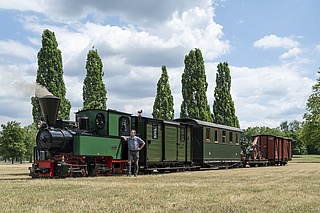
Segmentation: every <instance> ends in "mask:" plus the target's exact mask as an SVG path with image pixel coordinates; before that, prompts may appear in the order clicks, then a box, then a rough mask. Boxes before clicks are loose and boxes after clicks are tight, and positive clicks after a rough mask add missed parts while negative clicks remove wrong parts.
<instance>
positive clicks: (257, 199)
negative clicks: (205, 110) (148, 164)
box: [0, 157, 320, 213]
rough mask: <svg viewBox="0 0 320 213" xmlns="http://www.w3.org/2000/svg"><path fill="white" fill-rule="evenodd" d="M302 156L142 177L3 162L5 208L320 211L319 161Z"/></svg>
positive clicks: (0, 187)
mask: <svg viewBox="0 0 320 213" xmlns="http://www.w3.org/2000/svg"><path fill="white" fill-rule="evenodd" d="M301 158H303V157H300V158H294V160H293V162H290V163H289V164H288V165H286V166H275V167H256V168H245V169H240V168H239V169H229V170H214V171H200V172H181V173H168V174H157V175H141V176H138V177H137V178H134V177H130V178H129V177H125V176H114V177H96V178H91V177H90V178H69V179H31V178H30V177H29V176H28V166H30V164H28V163H26V164H14V165H11V164H0V212H308V213H309V212H320V203H319V191H320V172H319V168H320V164H318V163H295V161H296V160H300V161H299V162H302V159H301ZM315 159H318V158H315ZM308 161H309V160H307V161H305V162H308ZM313 162H315V161H313Z"/></svg>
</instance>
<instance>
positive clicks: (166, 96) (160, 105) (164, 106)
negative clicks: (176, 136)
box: [152, 66, 174, 120]
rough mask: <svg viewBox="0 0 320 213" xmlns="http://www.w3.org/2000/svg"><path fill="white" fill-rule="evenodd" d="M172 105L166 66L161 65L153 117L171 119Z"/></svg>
mask: <svg viewBox="0 0 320 213" xmlns="http://www.w3.org/2000/svg"><path fill="white" fill-rule="evenodd" d="M173 105H174V103H173V96H172V94H171V89H170V84H169V76H168V72H167V69H166V66H162V74H161V77H160V79H159V81H158V84H157V95H156V98H155V101H154V104H153V112H152V116H153V118H157V119H164V120H173V119H174V108H173Z"/></svg>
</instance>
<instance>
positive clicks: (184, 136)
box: [180, 127, 186, 141]
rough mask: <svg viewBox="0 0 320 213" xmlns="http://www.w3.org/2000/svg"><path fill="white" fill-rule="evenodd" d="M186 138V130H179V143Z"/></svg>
mask: <svg viewBox="0 0 320 213" xmlns="http://www.w3.org/2000/svg"><path fill="white" fill-rule="evenodd" d="M185 138H186V129H185V128H182V127H181V128H180V141H184V140H185Z"/></svg>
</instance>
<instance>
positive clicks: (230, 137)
mask: <svg viewBox="0 0 320 213" xmlns="http://www.w3.org/2000/svg"><path fill="white" fill-rule="evenodd" d="M232 136H233V132H229V141H230V143H232V142H233V137H232Z"/></svg>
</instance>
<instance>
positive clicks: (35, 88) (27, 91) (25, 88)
mask: <svg viewBox="0 0 320 213" xmlns="http://www.w3.org/2000/svg"><path fill="white" fill-rule="evenodd" d="M11 85H13V86H14V87H16V89H17V90H16V91H21V93H22V94H23V95H24V96H29V97H30V96H34V95H35V96H36V97H38V98H42V97H44V96H46V95H52V93H51V92H49V91H48V89H47V88H45V87H43V86H41V85H40V84H38V83H29V82H26V81H21V80H16V81H14V82H11Z"/></svg>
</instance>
